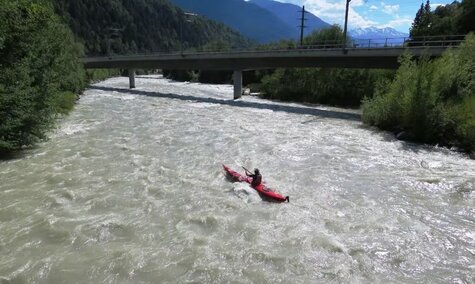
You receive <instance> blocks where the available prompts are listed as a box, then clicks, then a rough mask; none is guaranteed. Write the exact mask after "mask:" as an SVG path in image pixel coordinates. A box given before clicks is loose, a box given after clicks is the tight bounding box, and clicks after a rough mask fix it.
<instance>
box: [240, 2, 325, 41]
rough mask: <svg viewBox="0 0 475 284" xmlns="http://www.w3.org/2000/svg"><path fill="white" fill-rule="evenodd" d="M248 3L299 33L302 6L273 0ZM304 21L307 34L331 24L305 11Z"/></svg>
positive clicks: (305, 33)
mask: <svg viewBox="0 0 475 284" xmlns="http://www.w3.org/2000/svg"><path fill="white" fill-rule="evenodd" d="M249 2H250V3H253V4H256V5H258V6H260V7H262V8H264V9H266V10H268V11H270V12H272V13H274V14H275V15H276V16H277V17H279V18H280V19H281V20H282V21H284V23H286V24H287V25H289V26H290V27H291V28H293V29H294V30H295V34H296V35H297V36H296V38H297V37H298V35H299V34H300V28H299V26H300V25H301V21H300V18H301V17H302V14H301V11H302V7H300V6H297V5H294V4H291V3H281V2H277V1H273V0H249ZM304 18H305V22H304V26H306V28H305V29H304V35H305V36H307V35H309V34H311V33H312V32H313V31H315V30H321V29H325V28H328V27H330V26H331V25H330V24H329V23H327V22H325V21H323V20H322V19H320V18H319V17H317V16H315V15H314V14H312V13H310V12H308V11H306V13H305V16H304Z"/></svg>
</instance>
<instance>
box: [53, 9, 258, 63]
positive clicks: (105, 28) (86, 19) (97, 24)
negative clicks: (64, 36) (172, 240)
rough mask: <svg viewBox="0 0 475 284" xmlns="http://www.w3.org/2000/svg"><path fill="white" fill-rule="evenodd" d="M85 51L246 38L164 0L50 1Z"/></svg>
mask: <svg viewBox="0 0 475 284" xmlns="http://www.w3.org/2000/svg"><path fill="white" fill-rule="evenodd" d="M50 1H51V3H52V5H53V7H54V8H55V11H56V13H57V14H58V15H59V16H60V17H61V18H62V19H63V20H64V21H65V22H66V23H67V24H68V25H69V27H70V28H71V30H72V31H73V33H74V35H75V36H76V37H77V38H78V39H79V40H80V41H81V42H82V43H83V44H84V47H85V51H86V53H87V54H88V55H103V54H128V53H137V52H138V53H147V52H159V51H176V50H179V49H180V48H184V49H186V48H190V47H200V46H203V45H207V44H212V43H225V44H227V45H229V46H231V47H244V46H246V45H248V44H250V41H249V39H246V38H245V37H244V36H242V35H241V34H239V33H238V32H237V31H234V30H231V29H230V28H229V27H227V26H225V25H224V24H222V23H218V22H216V21H211V20H209V19H205V18H203V17H193V19H189V18H188V17H187V16H186V15H185V14H184V12H183V11H182V10H181V9H179V8H177V7H175V6H173V5H172V4H171V3H170V1H168V0H50Z"/></svg>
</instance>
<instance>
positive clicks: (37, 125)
mask: <svg viewBox="0 0 475 284" xmlns="http://www.w3.org/2000/svg"><path fill="white" fill-rule="evenodd" d="M81 56H82V55H81V49H80V47H79V46H78V45H77V44H76V43H75V42H74V39H73V36H72V34H71V33H70V31H69V30H68V29H67V28H66V27H65V26H63V25H62V24H61V23H60V21H59V19H58V18H57V17H56V16H55V14H54V12H53V10H52V9H51V7H49V6H48V5H47V3H45V2H44V1H34V0H18V1H7V0H0V155H2V154H6V153H9V152H11V151H14V150H18V149H21V148H23V147H27V146H31V145H33V144H34V143H35V142H37V141H39V140H41V139H44V138H45V133H46V131H48V130H49V129H50V128H51V127H52V126H53V122H54V118H55V117H56V116H57V115H58V114H59V113H65V112H67V111H68V110H69V109H70V108H72V105H73V104H74V101H75V95H74V94H75V93H78V92H79V91H80V90H81V89H82V88H83V87H84V82H85V80H84V78H85V77H84V70H83V68H82V64H81V63H80V62H79V58H80V57H81Z"/></svg>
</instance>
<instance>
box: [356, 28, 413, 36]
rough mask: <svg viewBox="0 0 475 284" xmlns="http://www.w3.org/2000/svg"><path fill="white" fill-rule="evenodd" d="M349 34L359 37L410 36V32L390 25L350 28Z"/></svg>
mask: <svg viewBox="0 0 475 284" xmlns="http://www.w3.org/2000/svg"><path fill="white" fill-rule="evenodd" d="M349 34H350V36H351V37H353V38H358V39H370V38H371V39H373V38H374V39H376V38H399V37H401V38H404V37H409V34H408V33H403V32H399V31H396V30H395V29H393V28H390V27H386V28H382V29H380V28H376V27H369V28H357V29H353V30H350V31H349Z"/></svg>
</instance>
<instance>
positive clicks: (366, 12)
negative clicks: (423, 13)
mask: <svg viewBox="0 0 475 284" xmlns="http://www.w3.org/2000/svg"><path fill="white" fill-rule="evenodd" d="M276 1H279V2H284V3H292V4H295V5H299V6H302V5H305V10H307V11H310V12H312V13H313V14H314V15H315V16H317V17H319V18H321V19H322V20H324V21H325V22H327V23H329V24H339V25H341V26H343V23H344V21H345V6H346V0H276ZM453 1H454V0H433V1H430V4H431V8H432V9H434V8H435V7H437V6H438V5H446V4H449V3H452V2H453ZM423 2H424V3H425V0H424V1H422V0H386V1H381V0H351V2H350V9H349V13H348V28H349V29H354V28H367V27H377V28H385V27H391V28H393V29H396V30H398V31H400V32H404V33H409V28H410V27H411V24H412V21H413V20H414V17H415V16H416V13H417V10H419V8H420V6H421V3H423Z"/></svg>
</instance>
